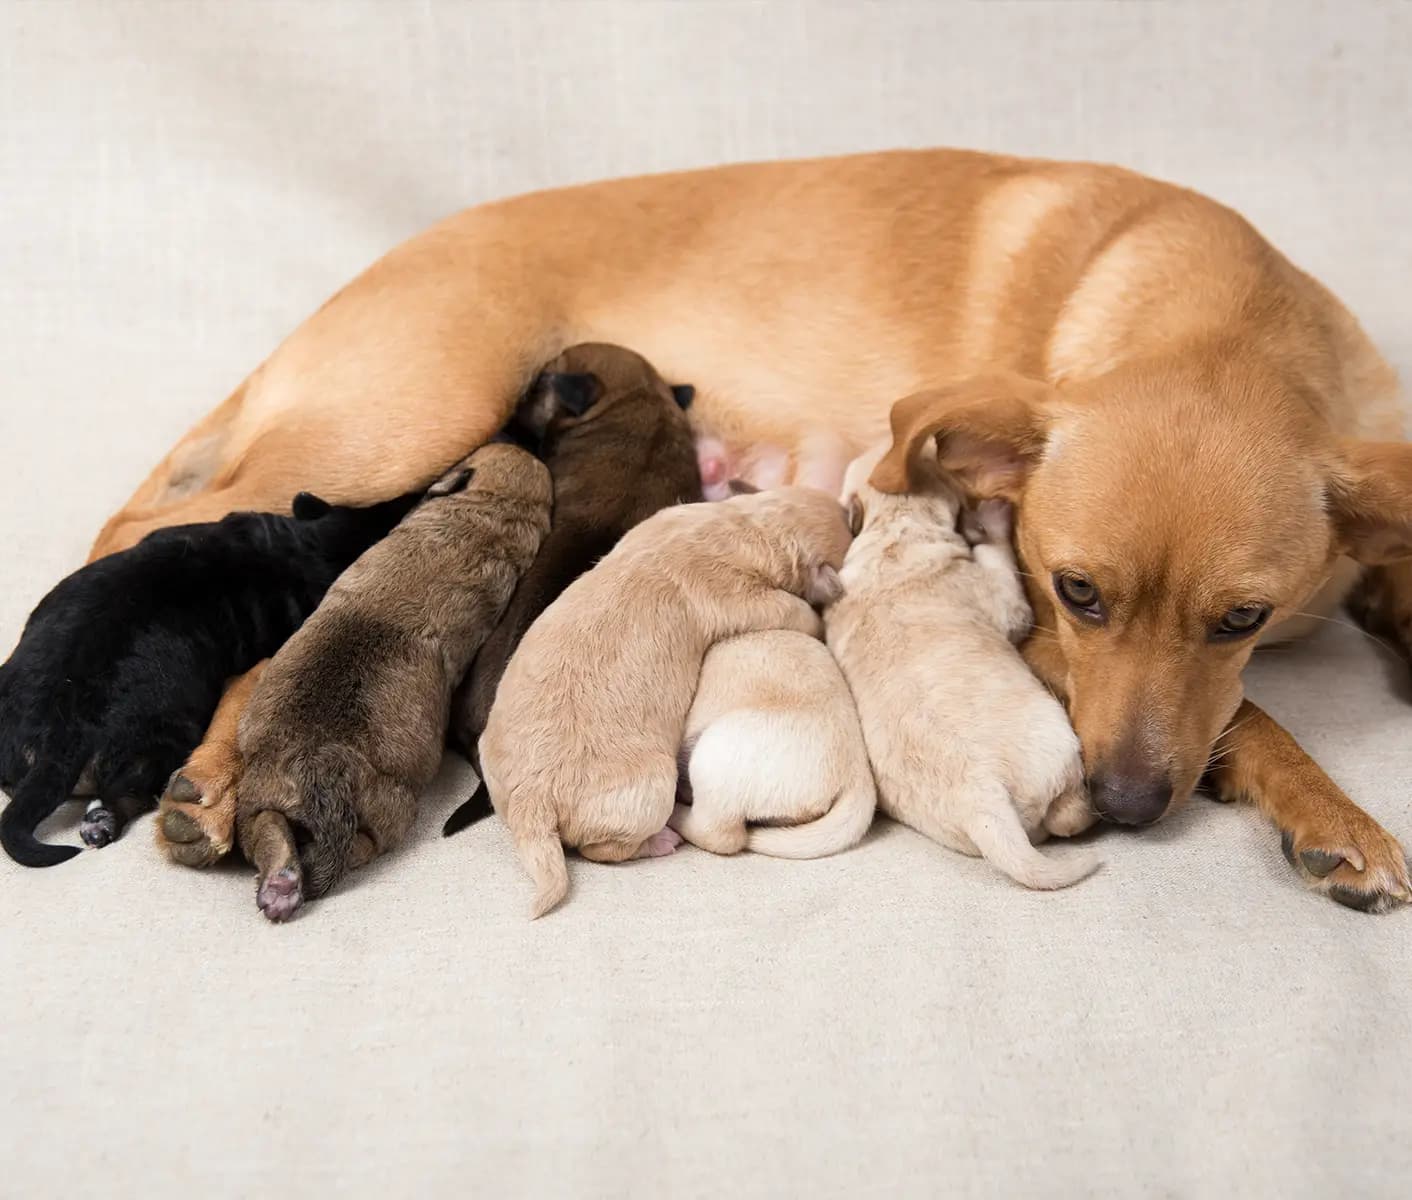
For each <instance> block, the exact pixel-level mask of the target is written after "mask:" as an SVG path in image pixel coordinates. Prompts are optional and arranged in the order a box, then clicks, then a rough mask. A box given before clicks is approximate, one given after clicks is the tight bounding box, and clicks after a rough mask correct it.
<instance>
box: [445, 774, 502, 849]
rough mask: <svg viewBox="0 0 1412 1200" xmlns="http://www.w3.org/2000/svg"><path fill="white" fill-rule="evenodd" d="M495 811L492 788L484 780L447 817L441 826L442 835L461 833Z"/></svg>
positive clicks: (448, 835)
mask: <svg viewBox="0 0 1412 1200" xmlns="http://www.w3.org/2000/svg"><path fill="white" fill-rule="evenodd" d="M494 811H495V809H494V807H492V805H491V803H490V789H489V788H488V787H486V786H485V781H484V780H482V781H481V783H480V785H479V786H478V787H477V788H476V790H475V791H474V792H472V793H471V798H470V799H469V800H467V801H466V802H465V803H464V804H462V805H461V807H460V808H458V809H457V810H456V811H455V812H453V813H452V814H451V815H450V816H449V817H447V818H446V824H445V825H443V826H442V827H441V836H442V837H450V836H451V835H452V834H453V833H460V832H461V830H463V829H466V828H469V827H470V826H472V825H474V824H475V823H476V822H477V821H482V820H484V819H485V818H486V817H488V816H490V814H491V813H493V812H494Z"/></svg>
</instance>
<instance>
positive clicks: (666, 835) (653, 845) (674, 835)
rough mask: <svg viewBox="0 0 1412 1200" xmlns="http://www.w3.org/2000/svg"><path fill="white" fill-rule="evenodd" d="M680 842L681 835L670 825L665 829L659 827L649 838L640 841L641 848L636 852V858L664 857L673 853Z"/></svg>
mask: <svg viewBox="0 0 1412 1200" xmlns="http://www.w3.org/2000/svg"><path fill="white" fill-rule="evenodd" d="M681 843H682V836H681V834H679V833H678V832H677V831H676V830H675V829H673V828H672V827H671V826H670V825H669V826H668V827H667V828H666V829H659V830H658V831H657V832H656V833H654V834H653V835H652V836H651V837H650V838H648V839H647V840H646V841H645V842H643V843H642V849H640V850H639V851H638V852H637V856H638V858H665V857H666V856H667V855H668V854H671V853H673V852H674V851H675V850H676V848H677V847H678V846H680V845H681Z"/></svg>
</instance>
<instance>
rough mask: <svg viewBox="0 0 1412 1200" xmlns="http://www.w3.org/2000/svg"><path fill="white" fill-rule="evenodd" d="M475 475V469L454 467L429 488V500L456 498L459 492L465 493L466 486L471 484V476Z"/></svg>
mask: <svg viewBox="0 0 1412 1200" xmlns="http://www.w3.org/2000/svg"><path fill="white" fill-rule="evenodd" d="M475 473H476V471H475V468H474V467H453V468H452V469H451V470H449V471H447V472H446V474H445V475H443V476H442V477H441V478H440V479H438V480H437V481H436V482H435V483H434V484H432V485H431V487H429V488H427V498H428V499H433V498H437V497H441V496H454V495H455V494H456V493H457V492H463V491H465V490H466V484H468V483H470V482H471V476H472V475H474V474H475Z"/></svg>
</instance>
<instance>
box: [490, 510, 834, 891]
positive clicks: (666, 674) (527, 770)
mask: <svg viewBox="0 0 1412 1200" xmlns="http://www.w3.org/2000/svg"><path fill="white" fill-rule="evenodd" d="M848 542H849V534H848V529H847V527H846V526H845V525H844V521H843V512H842V510H841V509H840V508H839V506H838V503H837V501H835V500H834V499H833V498H832V497H830V496H827V495H825V494H824V493H823V492H818V491H812V490H809V489H804V488H780V489H779V490H777V491H774V492H761V493H760V494H758V495H751V496H737V497H735V498H734V499H731V500H724V501H721V502H720V503H719V504H687V505H682V506H680V507H678V508H669V509H665V510H663V511H662V512H659V513H658V514H657V515H656V516H654V517H649V518H648V519H647V520H646V521H644V522H643V523H642V524H641V525H639V526H638V527H637V528H636V529H634V530H632V531H631V532H630V533H628V534H627V536H626V537H624V538H623V540H622V541H621V542H619V543H618V546H617V548H616V549H615V550H613V552H612V553H610V554H609V555H608V556H607V557H606V558H605V559H604V560H603V561H602V562H601V563H600V564H599V565H598V566H597V567H595V568H594V569H593V570H592V571H590V572H589V573H588V574H586V575H583V576H581V577H580V578H579V579H578V580H577V581H575V582H574V583H572V584H570V585H569V588H568V589H567V590H566V591H565V592H564V594H563V595H562V596H560V597H559V599H558V600H556V601H555V602H554V603H553V604H551V605H550V606H549V607H548V608H547V609H545V610H544V613H543V614H542V615H541V616H540V618H539V620H538V621H536V622H535V623H534V625H533V626H531V628H530V630H529V632H528V633H526V634H525V637H524V640H523V641H522V642H521V643H520V647H519V649H518V650H516V651H515V654H514V656H513V657H512V658H511V659H510V664H509V666H508V667H507V668H506V669H505V675H504V677H503V678H502V679H501V681H500V690H499V692H498V693H497V694H496V697H495V705H494V707H493V708H492V709H491V711H490V720H489V721H488V723H487V724H486V728H485V734H484V736H482V738H481V741H480V756H481V766H482V767H483V769H484V778H485V783H486V786H487V787H488V788H489V791H490V798H491V801H492V803H493V804H494V806H495V811H496V812H498V813H499V814H500V815H501V817H502V818H504V820H505V823H506V824H507V825H508V826H509V828H510V832H511V833H512V834H513V836H514V839H515V845H516V849H517V850H518V852H519V855H520V858H521V861H522V862H523V863H524V864H525V867H526V869H527V870H528V872H529V874H530V876H531V878H532V879H533V880H534V884H535V898H534V905H533V910H532V911H533V915H534V916H536V917H538V916H540V915H542V914H543V913H546V912H548V911H549V910H550V909H551V908H553V907H554V905H556V904H557V903H558V902H559V901H560V900H562V899H563V898H564V896H565V895H566V894H567V892H568V888H569V877H568V871H567V868H566V866H565V862H564V847H563V844H562V843H567V844H569V845H571V846H577V847H578V848H579V850H580V852H581V853H582V854H583V855H584V857H585V858H590V859H594V860H596V861H598V862H621V861H623V860H624V859H629V858H634V857H637V856H646V855H653V854H666V853H670V852H671V850H672V849H674V848H675V846H676V845H677V843H678V841H679V840H680V839H679V838H678V837H677V835H676V834H675V833H674V832H672V831H670V830H667V829H665V828H664V827H665V826H666V823H667V818H668V817H670V816H671V815H672V805H673V800H674V798H675V794H676V784H677V751H678V750H679V748H680V747H681V743H682V735H683V733H684V732H685V729H686V718H687V713H688V711H689V710H690V708H691V701H692V697H693V696H694V695H695V692H696V683H697V679H698V678H699V676H700V674H701V663H702V660H703V659H704V658H705V657H706V651H707V650H708V649H710V647H711V645H712V643H714V642H717V641H719V640H721V639H722V638H727V637H733V636H735V635H736V634H740V633H747V632H750V631H752V630H757V629H795V630H798V631H800V632H801V633H807V634H810V635H811V636H816V637H817V636H818V634H819V632H820V629H821V622H820V620H819V617H818V615H817V614H816V613H815V612H814V610H813V609H812V608H811V607H810V602H811V601H813V602H817V603H822V602H824V601H826V600H828V599H830V598H832V597H833V596H834V595H836V593H837V584H838V580H837V568H838V566H839V564H840V563H841V562H842V561H843V555H844V553H845V552H846V550H847V548H848Z"/></svg>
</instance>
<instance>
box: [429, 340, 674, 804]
mask: <svg viewBox="0 0 1412 1200" xmlns="http://www.w3.org/2000/svg"><path fill="white" fill-rule="evenodd" d="M571 389H578V396H577V397H575V396H574V395H573V394H571ZM585 389H586V392H585ZM685 396H686V393H685V391H684V390H683V389H681V388H676V389H673V388H671V387H669V386H668V385H667V383H666V382H665V381H664V380H663V379H662V377H661V376H660V375H658V374H657V372H656V371H655V370H654V369H653V368H652V365H651V364H650V363H648V362H647V360H646V359H644V358H642V357H641V355H638V354H635V353H633V352H632V351H631V350H627V349H624V348H623V347H620V346H610V345H602V344H596V343H588V344H585V345H582V346H575V347H572V348H571V349H569V350H567V351H565V352H564V353H563V354H562V355H560V356H559V357H558V358H557V359H555V360H554V361H553V362H552V363H550V364H548V366H547V367H546V368H545V370H544V372H542V373H541V376H540V379H539V380H538V381H537V382H536V385H535V389H534V390H533V391H532V393H531V395H530V396H529V397H528V398H527V400H526V401H525V402H524V404H523V405H522V410H527V411H526V413H525V415H526V419H528V420H529V421H531V422H534V423H535V425H536V426H537V428H535V429H534V432H535V433H538V434H539V435H540V436H541V437H542V439H543V449H542V453H543V457H544V461H545V464H546V465H547V466H548V468H549V472H550V475H551V476H552V477H553V480H554V512H553V524H552V527H551V529H550V531H549V535H548V536H547V537H546V538H545V539H544V543H543V544H542V545H541V546H540V549H539V553H538V554H537V555H536V556H535V560H534V562H533V563H532V564H531V566H530V569H529V570H528V571H527V572H526V573H525V576H524V578H523V579H522V580H521V581H520V585H519V587H518V588H517V589H516V590H515V595H514V597H513V598H512V599H511V601H510V604H509V606H508V607H507V608H506V610H505V614H504V616H503V617H502V618H501V620H500V623H499V624H498V625H497V626H496V628H495V631H494V632H493V633H492V634H491V635H490V637H489V638H487V639H486V642H485V645H484V646H482V647H481V650H480V652H479V653H478V654H477V655H476V659H475V662H474V664H473V665H472V667H471V670H470V672H469V673H468V674H467V676H466V679H465V682H464V683H463V684H462V685H461V688H460V689H459V691H458V692H457V695H456V700H455V703H454V705H453V709H452V717H451V735H452V739H453V741H454V742H455V744H456V745H457V746H458V747H459V748H460V749H461V750H462V751H463V752H464V753H465V754H466V755H467V756H468V757H470V758H471V759H472V761H476V742H477V740H478V739H479V737H480V735H481V732H482V731H483V730H484V729H485V722H486V719H487V718H488V717H489V715H490V706H491V704H492V702H493V701H494V699H495V690H496V688H497V687H498V686H499V683H500V677H501V675H503V674H504V671H505V665H506V663H508V662H509V660H510V655H511V654H513V653H514V650H515V647H516V646H518V645H519V643H520V639H521V638H522V637H523V636H524V633H525V631H526V630H527V629H528V628H529V627H530V625H532V624H533V623H534V620H535V618H537V617H538V616H539V614H540V613H542V612H543V611H544V610H545V609H546V608H547V607H548V606H549V605H550V603H552V602H553V601H554V600H555V599H556V598H557V597H558V596H559V594H560V593H561V592H563V590H564V589H565V588H566V587H568V586H569V584H571V583H572V582H573V581H574V580H575V579H577V578H578V577H579V576H580V575H582V574H583V573H584V572H585V571H587V570H588V569H589V568H590V567H592V566H593V565H594V564H595V563H596V562H598V561H599V560H600V559H601V558H603V557H604V556H605V555H606V554H607V553H608V552H609V551H610V550H612V549H613V547H614V546H616V545H617V543H618V541H619V539H621V538H622V536H623V535H624V534H625V533H627V532H628V530H630V529H632V528H633V527H635V526H636V525H638V524H639V523H641V522H642V521H644V520H646V519H647V518H648V517H650V516H652V515H653V514H654V513H656V512H658V511H660V510H661V509H663V508H668V507H670V506H672V505H675V504H682V503H687V502H691V501H696V500H700V499H701V478H700V474H699V471H698V467H697V461H696V452H695V446H694V443H693V440H692V434H691V427H690V425H689V424H688V423H687V420H686V416H685V413H684V411H683V409H684V402H685ZM576 401H577V405H578V406H582V410H581V412H579V413H578V414H574V413H573V412H572V411H571V408H570V406H571V405H575V402H576ZM456 819H457V818H456V816H453V818H452V823H454V822H455V821H456Z"/></svg>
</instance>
